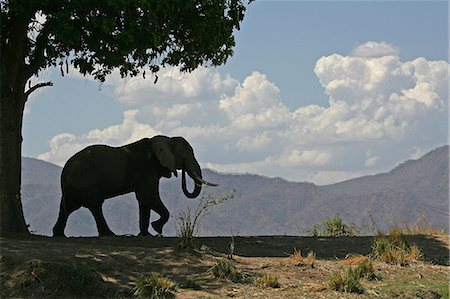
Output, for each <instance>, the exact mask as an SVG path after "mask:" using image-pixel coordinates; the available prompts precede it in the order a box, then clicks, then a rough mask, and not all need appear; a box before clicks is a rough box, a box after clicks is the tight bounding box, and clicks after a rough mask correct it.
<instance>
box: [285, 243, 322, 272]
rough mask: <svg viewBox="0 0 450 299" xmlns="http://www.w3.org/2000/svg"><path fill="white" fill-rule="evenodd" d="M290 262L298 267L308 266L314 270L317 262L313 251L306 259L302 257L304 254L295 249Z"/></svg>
mask: <svg viewBox="0 0 450 299" xmlns="http://www.w3.org/2000/svg"><path fill="white" fill-rule="evenodd" d="M289 260H290V261H292V263H293V264H294V265H296V266H307V267H310V268H314V263H315V261H316V254H315V253H314V252H313V251H310V252H308V254H307V255H306V257H304V256H302V252H301V251H300V250H297V249H296V248H294V253H293V254H292V255H291V256H290V257H289Z"/></svg>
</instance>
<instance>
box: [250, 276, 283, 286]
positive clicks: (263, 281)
mask: <svg viewBox="0 0 450 299" xmlns="http://www.w3.org/2000/svg"><path fill="white" fill-rule="evenodd" d="M278 280H279V276H278V275H275V274H263V275H262V276H260V277H258V278H256V280H255V283H256V284H257V285H259V286H262V287H269V288H279V287H280V282H279V281H278Z"/></svg>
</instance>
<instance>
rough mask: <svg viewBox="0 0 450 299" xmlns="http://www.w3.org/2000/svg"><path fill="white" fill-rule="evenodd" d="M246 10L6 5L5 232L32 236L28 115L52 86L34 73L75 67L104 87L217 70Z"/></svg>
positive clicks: (114, 3)
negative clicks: (25, 157) (24, 196)
mask: <svg viewBox="0 0 450 299" xmlns="http://www.w3.org/2000/svg"><path fill="white" fill-rule="evenodd" d="M249 2H250V1H249ZM244 12H245V6H244V4H243V3H242V0H214V1H212V0H160V1H158V0H97V1H94V0H75V1H74V0H1V72H0V81H1V101H0V205H1V212H0V217H1V222H0V235H5V234H8V233H28V229H27V226H26V223H25V220H24V217H23V211H22V204H21V201H20V173H21V145H22V135H21V131H22V119H23V111H24V107H25V103H26V101H27V99H28V97H29V95H30V94H31V93H32V92H34V91H35V90H36V89H38V88H40V87H44V86H50V85H52V83H51V82H41V83H37V84H34V85H33V82H31V80H30V78H31V77H32V76H33V75H37V74H39V72H40V71H42V70H43V69H45V68H48V67H59V68H60V70H61V74H62V75H63V76H64V74H65V73H67V72H68V65H69V64H71V65H73V66H74V67H75V68H77V69H78V71H79V72H81V73H82V74H84V75H87V74H89V75H92V76H94V78H96V79H97V80H99V81H100V82H103V81H104V80H105V78H106V76H107V75H109V74H110V73H111V72H112V71H113V70H114V69H118V70H119V72H120V74H121V76H122V77H125V76H136V75H138V74H142V76H143V77H145V73H146V71H147V72H150V73H154V74H156V73H157V72H158V70H159V68H160V67H161V66H179V67H180V69H181V71H185V72H190V71H192V70H194V69H196V68H197V67H198V66H200V65H203V64H206V65H213V66H218V65H221V64H223V63H225V62H226V60H227V58H228V57H230V56H231V55H232V54H233V47H234V45H235V39H234V35H233V34H234V32H233V30H234V29H239V24H240V22H241V21H242V20H243V18H244ZM155 78H156V80H155V83H156V81H157V75H156V77H155Z"/></svg>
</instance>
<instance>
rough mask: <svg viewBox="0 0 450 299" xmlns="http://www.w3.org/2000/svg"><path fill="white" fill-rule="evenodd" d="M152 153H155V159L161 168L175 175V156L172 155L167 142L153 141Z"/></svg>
mask: <svg viewBox="0 0 450 299" xmlns="http://www.w3.org/2000/svg"><path fill="white" fill-rule="evenodd" d="M151 147H152V151H153V152H154V153H155V155H156V158H158V160H159V163H161V165H162V166H163V167H166V168H167V169H169V171H170V172H169V174H168V175H169V176H170V173H171V172H172V173H176V172H177V170H176V168H175V156H174V155H173V153H172V150H171V148H170V146H169V144H168V143H167V142H164V140H155V142H153V144H152V146H151Z"/></svg>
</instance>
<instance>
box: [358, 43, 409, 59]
mask: <svg viewBox="0 0 450 299" xmlns="http://www.w3.org/2000/svg"><path fill="white" fill-rule="evenodd" d="M399 53H400V50H399V49H398V48H397V47H395V46H393V45H391V44H389V43H386V42H381V43H379V42H374V41H368V42H365V43H363V44H361V45H358V46H357V47H356V48H355V49H353V53H352V55H353V56H358V57H383V56H389V55H398V54H399Z"/></svg>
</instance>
